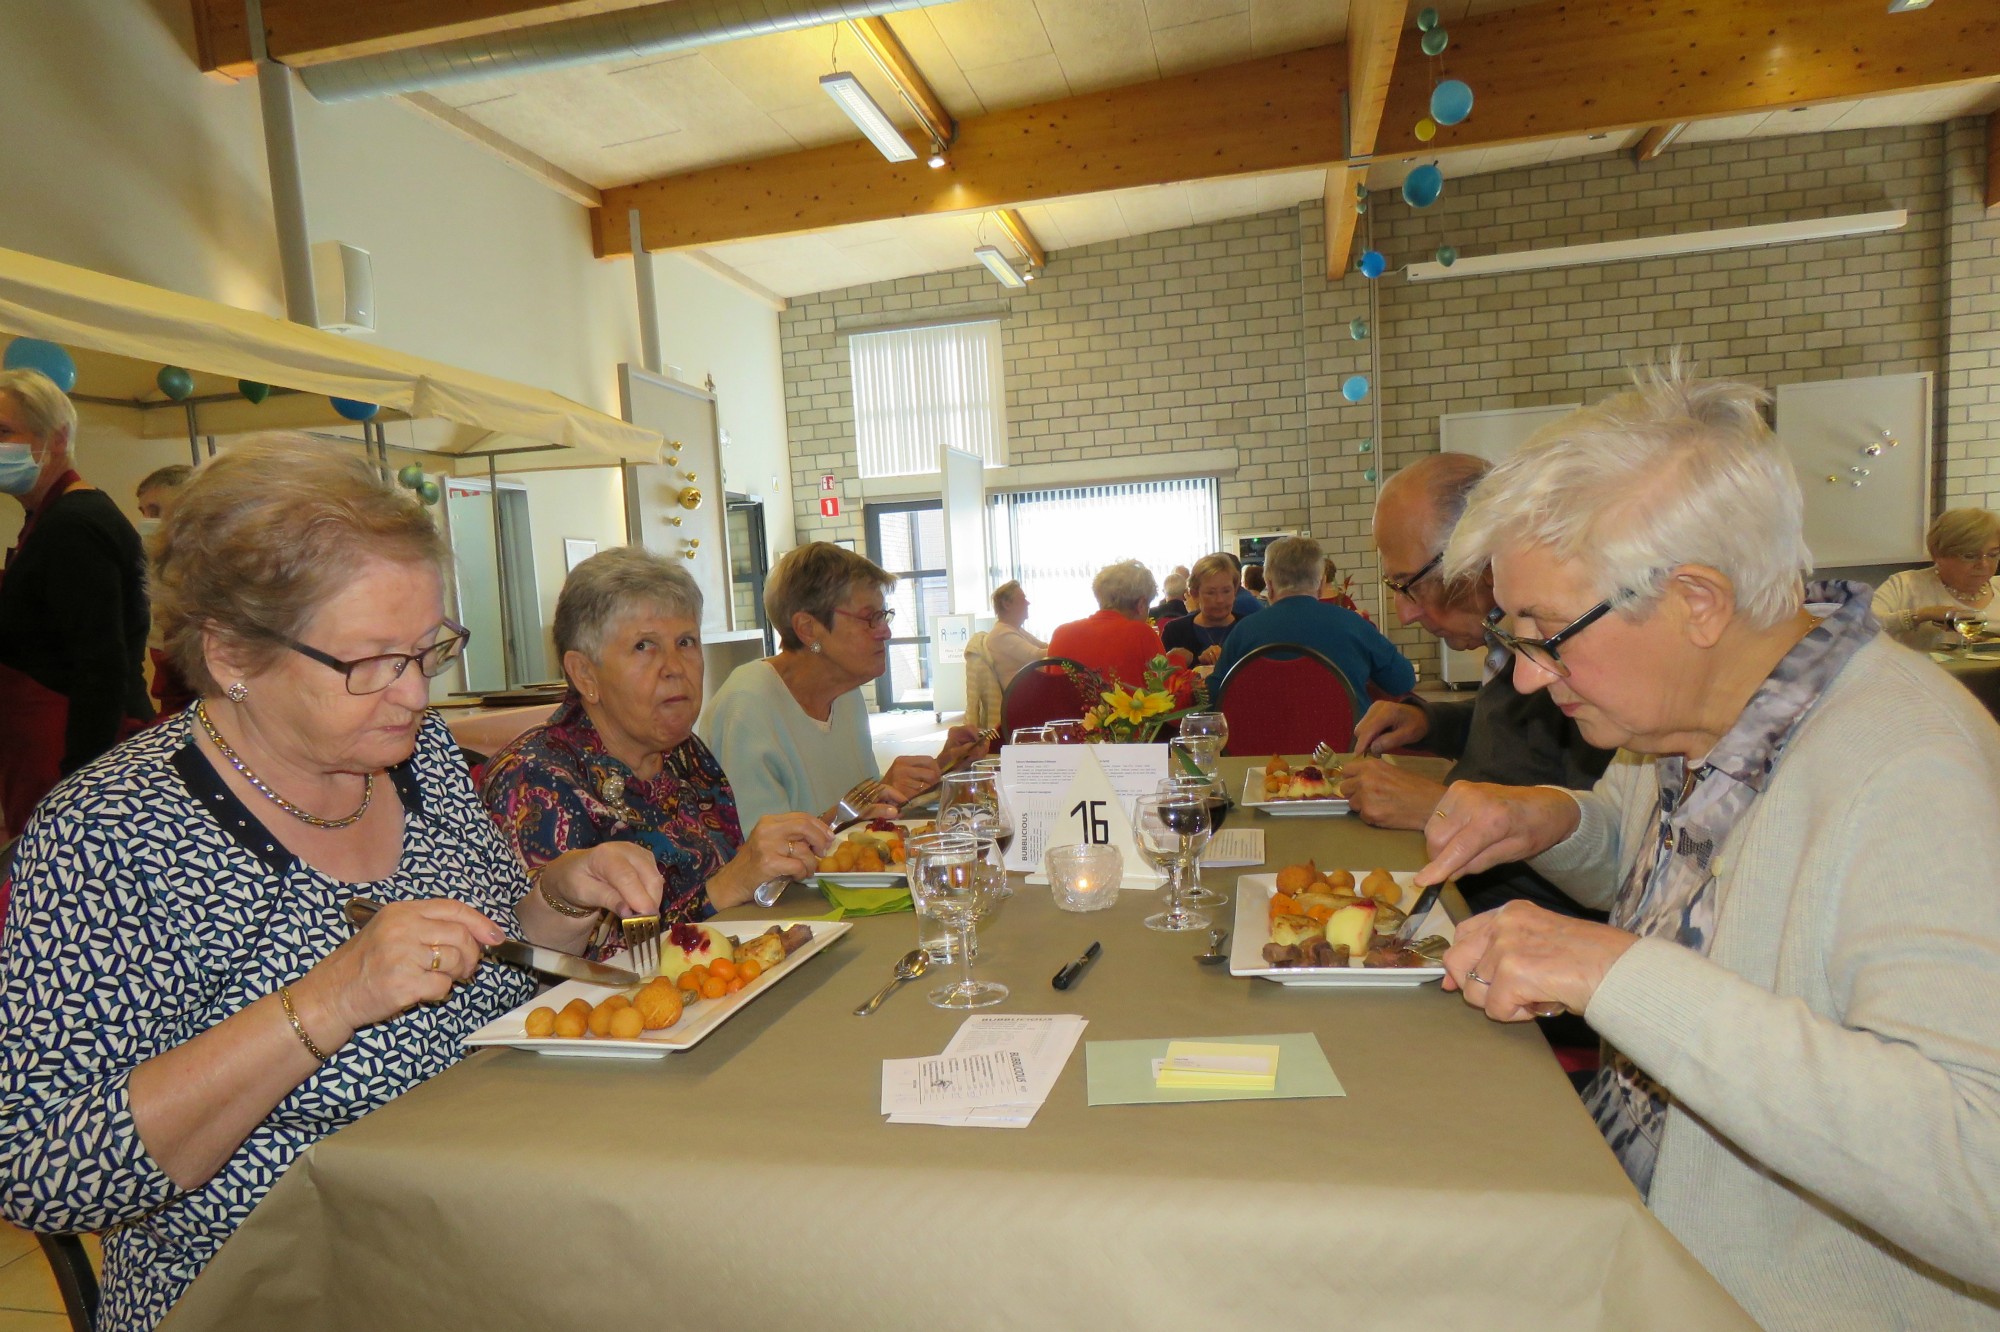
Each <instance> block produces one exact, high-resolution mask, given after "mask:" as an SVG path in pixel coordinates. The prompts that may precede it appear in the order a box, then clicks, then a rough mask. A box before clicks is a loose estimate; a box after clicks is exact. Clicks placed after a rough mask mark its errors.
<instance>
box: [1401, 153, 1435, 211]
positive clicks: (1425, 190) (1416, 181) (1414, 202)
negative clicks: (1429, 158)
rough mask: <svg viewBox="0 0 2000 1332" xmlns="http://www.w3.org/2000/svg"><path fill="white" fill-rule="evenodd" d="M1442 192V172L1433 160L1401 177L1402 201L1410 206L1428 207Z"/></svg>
mask: <svg viewBox="0 0 2000 1332" xmlns="http://www.w3.org/2000/svg"><path fill="white" fill-rule="evenodd" d="M1443 193H1444V172H1442V171H1440V170H1438V169H1437V164H1436V163H1434V162H1426V163H1424V165H1422V166H1420V167H1417V168H1415V169H1414V170H1412V171H1411V172H1410V174H1409V175H1407V176H1405V177H1403V202H1404V203H1406V204H1408V205H1409V206H1410V207H1412V208H1429V207H1430V206H1431V205H1432V204H1434V203H1436V202H1437V201H1438V196H1439V195H1440V194H1443Z"/></svg>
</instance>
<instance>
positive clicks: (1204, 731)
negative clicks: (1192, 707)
mask: <svg viewBox="0 0 2000 1332" xmlns="http://www.w3.org/2000/svg"><path fill="white" fill-rule="evenodd" d="M1181 734H1182V735H1186V736H1197V735H1212V736H1214V737H1215V738H1216V739H1217V740H1218V741H1220V742H1221V743H1220V744H1219V745H1218V747H1217V749H1218V752H1227V751H1228V749H1229V718H1227V717H1225V716H1223V715H1222V714H1221V713H1219V712H1190V713H1189V714H1188V715H1187V716H1185V717H1183V718H1181Z"/></svg>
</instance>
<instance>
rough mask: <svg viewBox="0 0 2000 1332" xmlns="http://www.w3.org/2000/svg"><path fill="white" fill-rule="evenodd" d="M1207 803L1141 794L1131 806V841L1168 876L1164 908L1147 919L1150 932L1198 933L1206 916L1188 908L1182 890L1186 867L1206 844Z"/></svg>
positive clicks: (1190, 797)
mask: <svg viewBox="0 0 2000 1332" xmlns="http://www.w3.org/2000/svg"><path fill="white" fill-rule="evenodd" d="M1208 834H1209V819H1208V803H1207V802H1206V801H1205V800H1203V799H1202V798H1201V797H1200V796H1199V795H1194V794H1189V793H1185V792H1176V793H1174V794H1171V795H1157V794H1156V795H1143V796H1140V797H1139V798H1138V800H1137V801H1135V802H1134V803H1133V806H1132V838H1133V841H1134V842H1135V843H1137V845H1138V848H1139V854H1140V855H1142V856H1144V857H1145V858H1146V860H1147V863H1149V864H1151V865H1153V866H1154V867H1155V868H1157V869H1159V870H1161V871H1162V872H1164V873H1165V874H1166V876H1167V909H1166V910H1165V911H1161V912H1156V913H1155V914H1153V915H1150V916H1148V917H1146V928H1147V929H1149V930H1167V931H1180V930H1199V929H1206V928H1207V927H1208V917H1207V916H1205V915H1203V914H1202V913H1201V912H1199V911H1190V910H1188V909H1187V903H1186V902H1184V901H1182V900H1181V887H1182V884H1183V883H1184V881H1185V880H1186V877H1187V869H1188V866H1189V865H1191V864H1193V863H1194V860H1195V858H1196V857H1197V856H1199V855H1200V854H1201V848H1202V847H1204V846H1206V845H1207V844H1208Z"/></svg>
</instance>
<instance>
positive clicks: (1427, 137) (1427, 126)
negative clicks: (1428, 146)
mask: <svg viewBox="0 0 2000 1332" xmlns="http://www.w3.org/2000/svg"><path fill="white" fill-rule="evenodd" d="M1416 136H1417V142H1418V143H1429V142H1430V141H1431V140H1432V139H1435V138H1436V137H1437V136H1438V123H1437V122H1436V121H1435V120H1432V119H1431V118H1430V117H1429V116H1425V117H1424V118H1423V119H1422V120H1419V121H1418V122H1417V128H1416Z"/></svg>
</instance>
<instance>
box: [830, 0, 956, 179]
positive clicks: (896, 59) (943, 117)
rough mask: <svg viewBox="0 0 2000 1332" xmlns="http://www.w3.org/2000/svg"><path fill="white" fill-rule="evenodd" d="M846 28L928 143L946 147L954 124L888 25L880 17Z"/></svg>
mask: <svg viewBox="0 0 2000 1332" xmlns="http://www.w3.org/2000/svg"><path fill="white" fill-rule="evenodd" d="M847 26H848V27H850V28H852V29H853V30H854V34H855V35H856V36H857V37H859V38H860V39H861V44H862V45H863V46H866V47H867V48H868V54H869V55H872V56H874V57H875V63H876V64H877V65H879V66H881V68H882V73H883V75H884V76H885V77H887V78H888V80H889V82H891V83H893V84H895V85H896V91H897V92H898V93H900V94H902V98H903V101H904V102H905V103H906V104H907V105H908V106H909V108H910V110H911V111H912V112H914V113H915V114H916V117H917V119H918V120H920V121H922V122H923V126H924V130H925V132H926V133H928V134H929V135H930V136H931V139H932V141H933V142H934V143H936V144H938V145H939V146H940V147H949V146H950V145H951V141H952V139H954V138H955V137H957V135H958V122H957V121H956V120H954V119H953V118H952V114H951V112H949V111H947V110H945V108H944V103H943V102H941V101H939V100H938V95H937V92H936V91H935V90H934V89H933V88H932V87H931V84H930V80H929V79H926V78H925V77H924V72H923V71H922V70H921V69H918V68H917V62H916V61H914V60H912V59H911V58H910V53H909V52H908V51H907V50H905V49H904V47H903V43H902V40H901V39H900V38H898V37H897V36H896V34H895V32H894V30H892V29H891V28H890V27H889V21H888V20H887V19H885V18H880V17H875V18H860V19H851V20H849V21H848V24H847ZM926 156H928V154H926Z"/></svg>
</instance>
